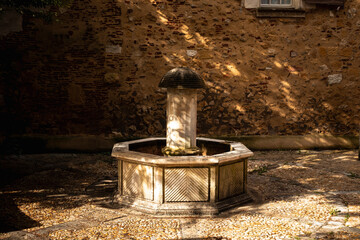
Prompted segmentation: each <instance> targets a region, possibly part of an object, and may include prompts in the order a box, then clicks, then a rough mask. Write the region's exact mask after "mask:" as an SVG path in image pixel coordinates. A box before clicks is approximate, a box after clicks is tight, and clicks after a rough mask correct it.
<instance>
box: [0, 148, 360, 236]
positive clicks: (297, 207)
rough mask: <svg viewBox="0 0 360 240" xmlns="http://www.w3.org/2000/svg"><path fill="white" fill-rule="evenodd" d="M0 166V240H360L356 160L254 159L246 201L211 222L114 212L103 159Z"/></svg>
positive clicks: (110, 177) (53, 158)
mask: <svg viewBox="0 0 360 240" xmlns="http://www.w3.org/2000/svg"><path fill="white" fill-rule="evenodd" d="M0 166H1V169H0V176H1V177H0V178H1V184H0V239H360V161H357V151H333V150H332V151H271V152H255V155H254V157H252V158H251V159H250V160H249V178H248V188H249V194H250V195H251V196H252V198H253V200H254V201H253V202H252V203H249V204H247V205H244V206H241V207H238V208H235V209H232V210H230V211H227V212H225V213H222V214H220V215H219V216H216V217H211V218H209V217H208V218H204V217H187V218H185V217H183V218H181V217H154V216H149V215H145V214H142V213H139V212H135V211H133V210H129V209H126V208H122V207H121V206H120V205H119V204H118V203H116V202H114V201H113V196H114V192H115V189H116V179H117V176H116V174H117V173H116V172H117V171H116V163H115V162H114V160H113V159H112V158H111V157H110V156H109V155H108V154H38V155H20V156H15V155H11V156H2V157H1V159H0Z"/></svg>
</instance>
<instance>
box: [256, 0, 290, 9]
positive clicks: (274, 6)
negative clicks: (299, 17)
mask: <svg viewBox="0 0 360 240" xmlns="http://www.w3.org/2000/svg"><path fill="white" fill-rule="evenodd" d="M261 1H262V0H259V5H260V6H259V7H260V8H293V7H294V0H290V3H289V4H281V3H280V4H271V3H270V4H263V3H262V2H261ZM268 1H269V2H271V0H268ZM279 1H280V2H281V1H282V0H279Z"/></svg>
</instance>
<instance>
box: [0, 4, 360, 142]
mask: <svg viewBox="0 0 360 240" xmlns="http://www.w3.org/2000/svg"><path fill="white" fill-rule="evenodd" d="M350 8H356V9H358V10H359V11H360V9H359V4H358V2H347V3H346V4H345V7H344V9H340V10H339V11H337V12H336V13H335V14H336V16H335V17H329V10H328V9H317V10H314V11H313V12H311V13H307V16H306V18H305V19H259V18H256V17H255V16H254V15H253V13H252V12H251V11H248V10H245V9H242V8H241V5H240V2H239V1H226V0H225V1H219V0H215V1H214V0H204V1H192V0H189V1H167V0H162V1H156V0H148V1H140V0H134V1H117V2H112V3H110V2H108V1H105V0H101V1H95V0H90V1H87V2H86V3H83V4H80V3H79V2H74V3H73V5H72V7H71V8H70V9H69V10H67V12H65V13H64V14H62V15H60V16H59V22H57V23H53V24H45V23H43V22H41V21H39V20H35V19H27V20H26V21H28V22H29V23H28V24H27V25H26V27H25V28H24V31H23V32H21V33H16V34H13V35H9V36H8V37H7V38H6V39H5V38H4V39H2V40H1V43H3V44H2V46H4V48H7V47H12V46H14V45H16V44H17V43H18V44H17V45H18V46H17V48H18V49H17V50H18V51H19V52H21V53H23V55H24V57H23V58H22V60H21V61H22V64H21V66H23V68H22V69H20V70H19V72H21V74H20V76H19V77H18V79H17V81H18V83H19V84H17V85H16V84H15V85H16V86H18V85H23V86H24V87H23V88H24V89H25V87H26V89H32V90H26V91H25V90H22V88H20V90H19V93H21V95H22V96H20V97H17V98H16V99H15V97H14V96H10V94H4V98H5V100H6V101H3V102H16V104H14V106H17V105H19V106H22V107H21V108H19V110H18V111H15V113H14V115H16V116H18V118H22V115H23V114H26V117H25V116H24V117H23V118H24V119H28V118H29V121H26V122H27V124H28V125H27V127H24V130H23V132H24V133H48V134H76V133H93V134H100V133H105V134H111V133H116V134H118V135H120V136H124V137H129V136H130V137H134V136H148V135H157V136H159V135H162V136H164V135H165V131H166V125H165V118H166V115H165V109H166V101H165V99H166V94H165V92H164V91H162V90H160V89H159V88H158V83H159V81H160V79H161V77H162V76H163V75H164V74H165V73H166V72H167V71H169V70H170V69H171V68H173V67H177V66H187V67H190V68H192V69H194V70H195V71H197V72H198V73H199V74H200V75H201V76H202V77H203V78H204V80H205V82H206V85H207V89H205V90H202V91H200V92H199V96H198V99H199V104H198V123H199V124H198V126H197V128H198V133H200V134H203V135H243V134H245V135H246V134H256V135H259V134H264V135H272V134H282V135H286V134H290V135H298V134H317V133H324V134H333V135H336V134H342V135H349V134H350V135H353V134H356V133H357V131H358V130H357V129H358V126H359V124H360V122H359V119H360V118H359V112H360V102H359V100H358V99H359V98H358V97H357V96H358V95H359V94H360V92H359V91H360V90H359V81H358V80H359V76H360V70H359V69H360V60H359V59H360V49H359V48H358V47H356V46H358V45H359V44H360V42H359V41H360V40H359V38H358V37H357V36H358V33H359V31H360V25H359V24H358V21H360V19H359V16H358V15H355V16H348V15H347V12H348V10H349V9H350ZM240 9H241V11H240ZM39 29H41V31H40V30H39ZM49 42H51V44H50V43H49ZM53 42H54V43H56V44H53ZM14 61H15V60H14ZM15 70H18V69H15ZM336 74H337V75H336ZM331 75H335V76H333V77H335V79H336V81H335V83H329V76H331ZM15 85H14V86H15ZM11 86H13V85H11V84H10V82H9V84H7V85H6V87H7V88H9V87H10V88H11ZM74 86H76V88H74ZM1 87H2V88H4V87H3V86H1ZM70 88H71V89H75V90H76V92H80V93H81V94H80V95H79V96H80V97H75V96H76V94H75V95H74V91H71V89H70ZM69 89H70V90H69ZM33 95H36V96H35V97H34V96H33ZM53 98H56V100H54V99H53ZM19 99H21V100H19ZM33 99H34V100H33ZM4 109H5V108H4ZM20 109H25V110H26V111H25V113H24V111H20Z"/></svg>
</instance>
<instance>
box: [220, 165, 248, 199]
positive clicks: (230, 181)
mask: <svg viewBox="0 0 360 240" xmlns="http://www.w3.org/2000/svg"><path fill="white" fill-rule="evenodd" d="M219 174H220V175H219V199H220V200H222V199H225V198H229V197H232V196H236V195H239V194H241V193H243V192H244V162H238V163H234V164H229V165H225V166H221V167H220V172H219Z"/></svg>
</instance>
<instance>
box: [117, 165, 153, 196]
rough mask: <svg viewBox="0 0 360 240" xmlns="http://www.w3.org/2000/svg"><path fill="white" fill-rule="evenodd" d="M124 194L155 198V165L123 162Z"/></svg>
mask: <svg viewBox="0 0 360 240" xmlns="http://www.w3.org/2000/svg"><path fill="white" fill-rule="evenodd" d="M123 184H124V185H123V191H124V195H127V196H132V197H140V198H145V199H148V200H153V199H154V171H153V167H151V166H146V165H140V164H134V163H128V162H124V164H123Z"/></svg>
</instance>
